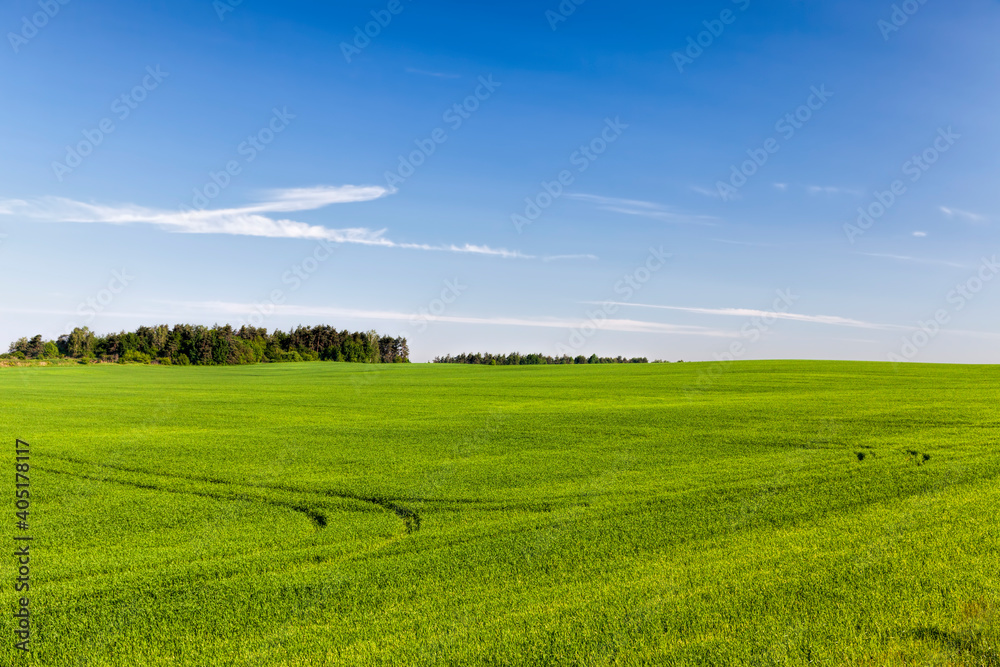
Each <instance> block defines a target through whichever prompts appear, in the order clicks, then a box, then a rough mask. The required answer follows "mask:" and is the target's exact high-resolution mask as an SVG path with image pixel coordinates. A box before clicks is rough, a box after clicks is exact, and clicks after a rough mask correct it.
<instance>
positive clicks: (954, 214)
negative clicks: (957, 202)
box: [939, 206, 988, 223]
mask: <svg viewBox="0 0 1000 667" xmlns="http://www.w3.org/2000/svg"><path fill="white" fill-rule="evenodd" d="M939 209H940V210H941V212H942V213H944V214H945V215H947V216H948V217H949V218H961V219H962V220H968V221H969V222H976V223H983V222H986V221H987V220H988V218H987V217H986V216H985V215H979V214H978V213H972V212H971V211H963V210H961V209H958V208H949V207H947V206H940V207H939Z"/></svg>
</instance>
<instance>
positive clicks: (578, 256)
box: [542, 255, 597, 262]
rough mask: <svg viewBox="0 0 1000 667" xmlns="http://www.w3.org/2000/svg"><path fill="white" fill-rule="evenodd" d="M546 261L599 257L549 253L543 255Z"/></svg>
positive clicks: (594, 257) (594, 256)
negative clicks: (545, 255)
mask: <svg viewBox="0 0 1000 667" xmlns="http://www.w3.org/2000/svg"><path fill="white" fill-rule="evenodd" d="M542 259H543V260H544V261H546V262H558V261H562V260H567V259H591V260H594V259H597V255H549V256H547V257H542Z"/></svg>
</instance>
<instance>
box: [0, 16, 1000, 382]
mask: <svg viewBox="0 0 1000 667" xmlns="http://www.w3.org/2000/svg"><path fill="white" fill-rule="evenodd" d="M331 5H332V6H331ZM675 5H677V6H675ZM0 27H2V28H3V32H4V35H5V39H4V42H5V43H4V45H3V46H2V47H0V52H2V55H0V82H2V90H3V93H4V104H3V105H0V121H2V122H0V137H2V146H3V147H4V150H3V152H2V153H0V263H2V266H3V268H4V271H3V272H2V274H0V276H2V277H0V281H2V283H0V290H2V294H3V299H2V301H0V345H3V346H6V345H7V344H8V343H9V342H11V341H13V340H15V339H16V338H18V337H20V336H30V335H33V334H36V333H41V334H43V335H44V336H45V337H46V338H54V337H56V336H58V335H59V334H61V333H67V332H68V331H69V330H70V329H71V328H72V327H73V326H89V327H90V328H91V329H93V330H95V331H98V332H109V331H118V330H122V329H133V328H135V327H136V326H139V325H142V324H147V325H152V324H158V323H167V324H175V323H181V322H185V323H201V324H214V323H220V324H221V323H225V322H229V323H232V324H233V325H236V326H238V325H239V324H241V323H244V322H246V323H252V324H254V325H257V326H266V327H268V328H269V329H274V328H283V329H287V328H289V327H293V326H295V325H297V324H318V323H326V324H331V325H334V326H336V327H338V328H346V329H351V330H359V329H370V328H375V329H377V330H379V331H380V332H384V333H386V334H391V335H405V336H407V337H408V338H409V340H410V349H411V353H412V358H413V359H414V360H415V361H427V360H429V359H431V358H433V357H434V356H436V355H439V354H446V353H449V352H450V353H459V352H472V351H484V352H485V351H489V352H494V353H506V352H512V351H520V352H522V353H529V352H542V353H545V354H553V355H555V354H562V353H570V354H586V355H590V354H591V353H595V352H596V353H597V354H599V355H602V356H616V355H619V354H621V355H626V356H646V357H649V358H650V359H667V360H671V361H676V360H679V359H683V360H689V361H699V360H705V361H707V360H713V359H726V358H739V359H760V358H815V359H862V360H879V361H885V360H887V359H890V358H892V359H896V360H907V361H917V362H957V363H1000V308H998V305H1000V279H996V280H995V279H994V278H1000V276H998V274H1000V266H998V265H997V264H996V258H997V254H998V253H1000V235H998V233H997V223H998V221H1000V206H998V188H997V187H996V184H995V183H996V180H997V176H998V172H1000V167H998V163H997V159H996V156H997V155H998V154H1000V126H998V125H997V123H996V118H997V111H998V102H1000V87H998V86H997V85H996V83H997V81H998V80H1000V78H998V76H997V75H998V69H1000V44H998V42H997V39H996V35H998V34H1000V3H997V2H996V1H986V0H957V1H956V2H950V3H946V2H942V1H940V0H927V1H926V2H924V3H922V4H921V3H920V2H918V1H917V0H910V2H906V3H896V4H895V5H894V4H893V3H891V2H886V3H884V4H883V3H880V2H874V3H872V2H860V1H853V0H851V1H848V2H839V3H816V2H804V1H801V0H798V1H793V0H787V1H784V2H758V1H756V0H735V1H730V0H720V1H718V2H699V3H685V4H684V5H681V4H680V3H652V2H634V3H607V2H601V1H600V0H587V1H586V2H582V3H581V4H579V5H577V4H575V3H573V2H572V1H571V0H567V1H566V2H564V3H563V4H562V5H560V3H559V2H557V1H554V0H553V1H552V2H516V1H515V2H507V3H502V4H498V3H489V4H484V5H482V6H480V5H472V4H471V3H458V2H437V1H431V0H425V1H421V0H393V1H390V0H385V1H378V2H353V1H346V2H338V3H335V4H333V3H319V2H285V3H264V2H259V1H254V0H243V1H242V2H236V0H220V1H219V2H214V3H213V2H211V1H210V0H200V1H197V2H195V1H188V0H174V1H172V2H169V3H167V2H153V3H126V2H114V1H112V2H102V3H85V2H81V1H79V0H68V1H66V2H60V1H59V0H43V1H42V2H41V3H39V2H38V1H37V0H36V1H35V2H23V1H21V0H16V1H12V2H8V3H6V4H5V5H4V6H3V8H2V9H0ZM366 30H367V33H368V34H365V31H366Z"/></svg>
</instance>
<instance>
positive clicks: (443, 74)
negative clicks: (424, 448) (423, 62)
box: [406, 67, 462, 79]
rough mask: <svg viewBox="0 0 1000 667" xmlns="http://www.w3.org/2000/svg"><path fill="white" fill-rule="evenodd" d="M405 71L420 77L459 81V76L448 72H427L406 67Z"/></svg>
mask: <svg viewBox="0 0 1000 667" xmlns="http://www.w3.org/2000/svg"><path fill="white" fill-rule="evenodd" d="M406 71H407V72H409V73H410V74H420V75H421V76H433V77H436V78H438V79H460V78H462V75H461V74H451V73H449V72H429V71H427V70H423V69H415V68H413V67H407V68H406Z"/></svg>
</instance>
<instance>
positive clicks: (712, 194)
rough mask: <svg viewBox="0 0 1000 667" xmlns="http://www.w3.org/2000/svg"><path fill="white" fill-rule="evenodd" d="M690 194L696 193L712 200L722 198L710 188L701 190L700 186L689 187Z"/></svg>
mask: <svg viewBox="0 0 1000 667" xmlns="http://www.w3.org/2000/svg"><path fill="white" fill-rule="evenodd" d="M691 192H696V193H698V194H700V195H704V196H706V197H711V198H712V199H721V198H722V195H720V194H719V191H718V190H712V189H710V188H703V187H701V186H700V185H692V186H691Z"/></svg>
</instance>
